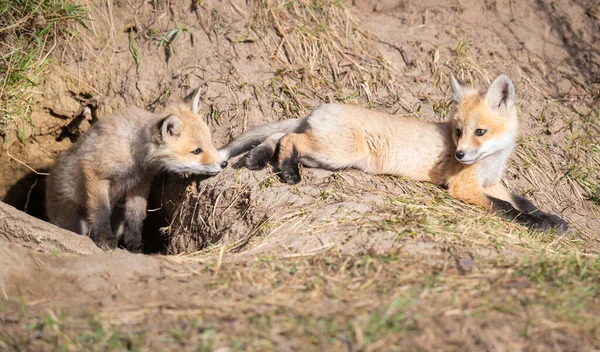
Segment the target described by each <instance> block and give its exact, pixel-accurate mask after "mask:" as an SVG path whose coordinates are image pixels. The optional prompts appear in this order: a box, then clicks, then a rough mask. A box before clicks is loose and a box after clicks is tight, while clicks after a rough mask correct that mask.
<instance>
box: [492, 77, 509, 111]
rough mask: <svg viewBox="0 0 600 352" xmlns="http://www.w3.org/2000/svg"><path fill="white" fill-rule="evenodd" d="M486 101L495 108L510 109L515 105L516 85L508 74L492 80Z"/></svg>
mask: <svg viewBox="0 0 600 352" xmlns="http://www.w3.org/2000/svg"><path fill="white" fill-rule="evenodd" d="M485 101H486V102H487V103H488V105H489V106H490V107H491V108H492V109H494V110H499V109H501V108H503V109H509V108H511V107H512V106H513V105H515V86H514V85H513V82H512V81H511V80H510V78H508V76H507V75H505V74H501V75H500V76H498V78H496V79H495V80H494V82H492V85H491V86H490V88H488V91H487V93H486V94H485Z"/></svg>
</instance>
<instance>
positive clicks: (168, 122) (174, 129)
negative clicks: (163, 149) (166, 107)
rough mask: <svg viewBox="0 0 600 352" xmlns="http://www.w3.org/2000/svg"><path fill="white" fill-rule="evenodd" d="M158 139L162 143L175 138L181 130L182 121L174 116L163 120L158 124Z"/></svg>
mask: <svg viewBox="0 0 600 352" xmlns="http://www.w3.org/2000/svg"><path fill="white" fill-rule="evenodd" d="M159 129H160V139H161V140H162V141H163V142H164V141H166V140H167V139H169V138H177V137H179V135H180V134H181V131H182V130H183V121H181V119H180V118H179V117H177V116H175V115H171V116H169V117H166V118H164V119H163V120H161V121H160V123H159Z"/></svg>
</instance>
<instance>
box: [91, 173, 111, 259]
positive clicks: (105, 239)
mask: <svg viewBox="0 0 600 352" xmlns="http://www.w3.org/2000/svg"><path fill="white" fill-rule="evenodd" d="M85 188H86V213H87V214H86V215H87V218H88V222H89V224H90V229H89V232H90V237H91V238H92V240H93V241H94V243H96V245H98V246H99V247H108V248H115V247H116V246H117V237H116V236H115V235H114V234H113V232H112V229H111V227H110V213H111V204H110V181H109V180H98V179H97V178H95V177H90V176H88V177H86V180H85Z"/></svg>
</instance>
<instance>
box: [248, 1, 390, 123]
mask: <svg viewBox="0 0 600 352" xmlns="http://www.w3.org/2000/svg"><path fill="white" fill-rule="evenodd" d="M256 6H257V7H258V9H256V10H255V12H254V14H253V17H252V21H251V23H250V25H249V30H250V31H252V32H253V33H255V36H257V37H259V38H261V39H262V42H263V43H264V45H265V48H266V50H267V52H268V53H269V55H270V57H271V58H272V60H271V61H270V64H271V65H272V66H273V68H274V69H275V72H276V74H275V77H274V78H273V80H272V82H271V85H270V87H268V88H267V89H268V90H269V93H270V94H271V95H272V98H273V100H274V101H275V102H276V103H277V104H278V105H279V106H280V108H281V110H282V111H281V112H282V114H281V115H282V116H287V117H298V116H301V115H304V114H306V113H307V112H308V108H309V106H307V101H310V100H311V99H312V100H313V101H314V99H317V101H321V102H322V101H325V102H332V101H338V102H347V101H352V100H354V99H355V98H357V97H362V99H364V100H366V101H367V102H368V104H370V105H380V104H383V103H384V99H385V100H388V102H387V103H389V100H392V98H393V96H394V95H395V94H396V93H394V92H395V90H396V88H397V87H396V86H395V83H394V80H393V78H392V68H391V65H390V64H389V63H388V62H387V61H386V60H385V59H384V58H383V56H382V55H381V54H380V53H379V51H378V50H377V49H376V48H375V45H374V44H373V42H372V39H371V36H370V35H369V34H368V33H366V32H364V31H363V30H362V29H360V27H359V26H358V25H357V23H356V20H355V19H354V18H353V16H352V14H351V13H350V12H349V10H348V9H347V8H346V7H345V6H344V5H343V4H342V3H341V2H339V1H335V0H325V1H308V0H301V1H291V2H276V1H262V2H259V3H257V4H256Z"/></svg>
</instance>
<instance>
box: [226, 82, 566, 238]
mask: <svg viewBox="0 0 600 352" xmlns="http://www.w3.org/2000/svg"><path fill="white" fill-rule="evenodd" d="M451 86H452V95H453V99H454V101H455V103H456V104H455V108H454V109H453V110H454V111H453V112H452V114H451V115H450V118H449V120H448V121H446V122H441V123H433V122H424V121H420V120H417V119H412V118H405V117H400V116H393V115H389V114H386V113H382V112H377V111H372V110H367V109H363V108H360V107H356V106H351V105H340V104H325V105H322V106H320V107H318V108H317V109H316V110H315V111H313V112H312V113H311V114H310V115H309V116H307V117H305V118H302V119H292V120H284V121H281V122H277V123H274V124H269V125H263V126H259V127H258V128H256V129H254V130H251V131H249V132H247V133H245V134H243V135H241V136H240V137H238V138H237V139H235V140H233V141H231V142H230V143H229V144H228V145H226V146H225V147H224V148H222V149H221V150H220V152H221V154H222V155H223V156H224V157H227V158H230V157H232V156H235V155H238V154H241V153H243V152H246V151H248V150H250V149H252V150H251V151H250V153H249V154H248V157H247V159H246V165H247V167H248V168H249V169H261V168H264V167H265V166H266V165H267V164H268V163H269V161H270V160H271V159H272V158H273V156H274V155H275V152H276V150H278V151H279V154H278V160H277V167H278V168H279V170H280V171H281V177H282V179H283V180H284V181H285V182H287V183H292V184H294V183H298V182H299V181H300V173H299V169H298V164H299V163H302V164H303V165H305V166H308V167H322V168H326V169H331V170H339V169H345V168H357V169H360V170H362V171H364V172H367V173H372V174H389V175H399V176H405V177H408V178H410V179H412V180H418V181H429V182H432V183H435V184H438V185H444V186H447V187H448V191H449V193H450V195H451V196H452V197H454V198H457V199H461V200H463V201H465V202H467V203H471V204H476V205H480V206H484V207H485V208H487V209H490V210H491V211H493V212H495V213H497V214H499V215H500V216H502V217H504V218H508V219H511V220H513V219H514V220H516V221H518V222H521V223H523V224H525V225H527V226H529V227H533V228H536V229H541V230H550V229H553V228H555V229H557V230H559V231H566V230H567V223H566V222H565V221H564V220H563V219H561V218H559V217H558V216H555V215H552V214H548V213H545V212H543V211H541V210H539V209H538V208H537V207H536V206H534V205H533V204H532V203H531V202H529V201H528V200H526V199H525V198H522V197H520V196H516V195H513V194H511V193H509V191H508V190H507V189H506V188H504V187H503V186H502V184H501V182H500V178H501V176H502V173H503V170H504V167H505V165H506V162H507V160H508V157H509V156H510V154H511V152H512V150H513V148H514V146H515V141H516V137H517V129H518V128H517V127H518V118H517V109H516V107H515V106H514V103H515V88H514V86H513V83H512V81H511V80H510V78H509V77H508V76H506V75H500V76H499V77H498V78H496V80H494V82H493V83H492V85H491V86H490V87H489V89H488V91H487V93H486V94H485V95H484V94H481V93H480V92H479V91H478V90H476V89H474V88H470V87H466V86H463V85H462V84H460V83H459V82H458V81H457V80H456V79H455V78H454V77H451Z"/></svg>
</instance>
